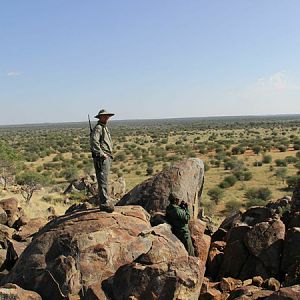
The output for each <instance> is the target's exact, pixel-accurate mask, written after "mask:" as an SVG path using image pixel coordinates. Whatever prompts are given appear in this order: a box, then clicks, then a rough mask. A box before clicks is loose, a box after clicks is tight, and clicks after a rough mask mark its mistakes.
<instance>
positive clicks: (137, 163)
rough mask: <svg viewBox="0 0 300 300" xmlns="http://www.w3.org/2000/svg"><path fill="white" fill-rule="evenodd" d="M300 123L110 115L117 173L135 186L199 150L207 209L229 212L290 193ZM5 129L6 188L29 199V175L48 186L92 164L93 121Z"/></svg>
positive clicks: (1, 150)
mask: <svg viewBox="0 0 300 300" xmlns="http://www.w3.org/2000/svg"><path fill="white" fill-rule="evenodd" d="M299 125H300V116H280V117H255V118H254V117H243V118H242V117H232V118H229V117H228V118H192V119H169V120H145V121H111V123H110V127H111V132H112V136H113V140H114V145H115V154H114V162H113V166H112V170H111V171H112V177H114V178H117V177H120V176H124V177H125V180H126V182H127V186H128V188H132V187H133V186H134V185H136V184H138V183H140V182H141V181H142V180H144V179H146V178H148V177H149V176H152V175H153V174H155V173H157V172H159V171H161V170H162V169H164V168H166V167H168V166H170V165H171V164H173V163H175V162H177V161H180V160H183V159H185V158H188V157H198V158H201V159H203V160H204V162H205V169H206V181H205V188H204V197H203V205H204V207H205V208H206V213H208V212H215V213H219V214H222V213H230V212H231V211H233V210H234V209H236V208H237V207H241V206H244V207H248V206H249V205H255V204H261V203H265V202H266V201H269V200H270V199H275V198H278V197H280V196H283V195H285V194H291V192H292V189H293V187H294V185H295V182H296V179H297V177H298V176H299V172H300V171H299V170H300V131H299ZM0 137H1V143H0V170H1V173H0V174H1V176H2V189H9V188H10V187H12V186H17V187H19V190H20V192H22V193H23V195H24V197H27V198H26V200H27V201H30V198H29V195H30V192H29V194H28V195H27V196H26V192H24V191H25V190H26V187H27V189H28V182H30V180H31V182H32V181H35V182H36V184H35V185H34V189H38V188H41V187H44V188H45V191H46V192H47V191H50V190H53V189H54V188H57V187H61V189H63V187H65V186H66V184H67V182H70V181H72V180H74V179H78V178H80V177H81V176H85V175H90V174H92V173H93V172H94V171H93V164H92V158H91V155H90V152H89V129H88V124H83V123H72V124H53V125H51V124H49V125H36V126H23V127H17V126H7V127H2V128H0ZM33 174H35V175H33ZM26 176H27V177H26ZM0 187H1V186H0ZM265 188H268V190H266V189H265ZM262 189H265V190H262ZM57 190H60V189H59V188H58V189H57ZM31 196H32V195H31ZM56 198H57V197H56ZM212 201H213V203H214V205H211V203H212Z"/></svg>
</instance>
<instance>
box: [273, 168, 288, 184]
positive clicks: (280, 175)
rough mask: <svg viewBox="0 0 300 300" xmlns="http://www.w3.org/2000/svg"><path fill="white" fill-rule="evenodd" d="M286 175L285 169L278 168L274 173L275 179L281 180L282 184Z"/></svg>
mask: <svg viewBox="0 0 300 300" xmlns="http://www.w3.org/2000/svg"><path fill="white" fill-rule="evenodd" d="M286 174H287V168H278V169H277V170H276V171H275V176H276V178H278V179H279V180H282V182H284V180H285V178H286Z"/></svg>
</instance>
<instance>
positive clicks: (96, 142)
mask: <svg viewBox="0 0 300 300" xmlns="http://www.w3.org/2000/svg"><path fill="white" fill-rule="evenodd" d="M101 134H102V130H101V126H99V125H98V126H95V127H94V129H93V131H92V133H91V138H90V144H91V150H92V152H93V153H94V154H96V155H99V156H100V157H101V156H104V157H106V154H105V153H104V152H103V150H102V149H101V146H100V138H101Z"/></svg>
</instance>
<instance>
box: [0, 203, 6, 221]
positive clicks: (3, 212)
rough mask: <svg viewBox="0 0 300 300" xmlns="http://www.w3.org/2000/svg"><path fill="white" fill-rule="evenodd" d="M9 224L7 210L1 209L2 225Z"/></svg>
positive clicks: (0, 218)
mask: <svg viewBox="0 0 300 300" xmlns="http://www.w3.org/2000/svg"><path fill="white" fill-rule="evenodd" d="M6 222H7V214H6V212H5V210H4V209H3V208H2V207H0V224H6Z"/></svg>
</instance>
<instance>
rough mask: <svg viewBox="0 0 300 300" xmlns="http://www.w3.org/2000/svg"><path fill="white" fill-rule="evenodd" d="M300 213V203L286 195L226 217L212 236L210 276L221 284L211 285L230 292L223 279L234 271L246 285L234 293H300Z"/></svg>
mask: <svg viewBox="0 0 300 300" xmlns="http://www.w3.org/2000/svg"><path fill="white" fill-rule="evenodd" d="M299 216H300V207H298V206H297V205H294V204H293V200H292V199H290V198H288V197H284V198H283V199H279V200H278V201H276V202H274V203H270V204H268V205H267V206H266V207H251V208H250V209H248V210H247V211H244V212H239V213H237V214H234V215H232V216H230V217H228V218H226V219H225V220H224V221H223V223H222V224H221V226H220V228H219V229H218V230H217V231H216V233H215V234H213V236H212V239H213V242H212V243H211V246H210V250H209V253H208V259H207V263H206V266H207V271H206V276H209V277H210V278H211V280H214V281H215V283H218V284H217V285H216V284H215V285H213V283H214V282H210V284H209V285H210V286H214V289H217V290H218V291H220V292H221V296H222V297H223V298H224V297H225V298H226V297H227V296H228V295H227V296H226V295H225V294H226V293H228V289H227V290H226V293H225V290H224V288H223V289H222V288H221V283H220V282H219V281H221V282H223V283H224V280H225V278H226V277H232V278H234V280H242V281H243V286H241V287H239V288H236V289H234V290H232V291H230V292H231V293H230V296H229V298H228V299H263V298H264V299H300V293H299V291H298V286H297V285H298V284H300V259H299V248H300V227H295V225H297V226H298V224H299V220H300V218H299ZM218 239H219V240H218ZM234 282H235V281H234ZM209 285H208V286H209ZM283 286H285V287H284V288H283ZM291 286H293V287H291ZM214 289H213V290H212V291H213V292H212V293H211V294H216V295H218V293H216V292H215V291H214ZM205 293H206V294H205V297H204V296H203V297H204V298H203V299H206V298H207V297H208V296H209V294H208V291H205ZM224 293H225V294H224ZM295 295H296V296H295ZM201 297H202V296H201ZM201 297H200V299H202V298H201ZM216 297H219V296H216ZM293 297H294V298H293ZM297 297H298V298H297ZM211 299H214V298H213V296H211Z"/></svg>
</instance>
